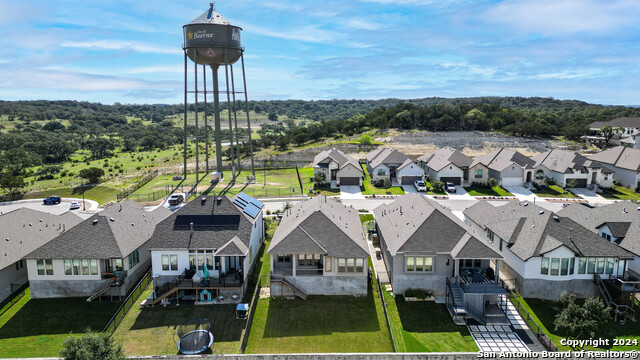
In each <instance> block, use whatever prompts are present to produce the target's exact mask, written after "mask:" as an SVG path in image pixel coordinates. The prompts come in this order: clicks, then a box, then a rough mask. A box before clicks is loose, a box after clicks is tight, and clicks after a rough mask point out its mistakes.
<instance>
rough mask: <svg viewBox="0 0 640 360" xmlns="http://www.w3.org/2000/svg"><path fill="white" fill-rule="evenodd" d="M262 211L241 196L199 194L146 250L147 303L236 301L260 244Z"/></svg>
mask: <svg viewBox="0 0 640 360" xmlns="http://www.w3.org/2000/svg"><path fill="white" fill-rule="evenodd" d="M263 207H264V206H263V204H262V203H261V202H260V201H258V200H256V199H254V198H251V197H249V196H247V195H245V194H244V193H239V194H238V195H236V196H235V197H233V198H231V197H228V196H216V195H215V194H214V195H212V196H207V195H203V196H200V197H198V198H196V199H194V200H192V201H191V202H189V203H187V204H186V205H185V206H183V207H182V208H180V209H178V210H176V211H175V212H174V213H173V214H171V215H170V216H169V217H167V218H166V219H164V220H163V221H162V222H160V223H159V224H158V226H156V229H155V231H154V233H153V236H152V237H151V240H150V241H149V246H148V248H149V251H150V252H151V263H152V268H153V275H154V294H153V298H152V299H149V301H148V302H147V303H146V304H147V305H154V304H157V303H159V302H160V301H162V300H163V299H165V298H166V299H167V301H168V300H169V298H171V299H175V300H177V301H180V300H185V299H190V300H201V299H202V297H203V296H205V297H208V296H215V298H213V299H214V300H215V299H220V297H222V299H223V300H224V301H225V302H227V301H238V300H239V299H240V298H241V297H242V295H243V294H244V292H245V290H246V280H247V278H248V277H249V275H250V273H251V271H252V270H253V266H254V264H255V262H256V259H257V258H258V255H259V253H260V248H261V246H262V243H263V241H264V222H263V219H262V215H263ZM206 273H208V274H209V276H208V277H206V276H205V275H206ZM205 300H207V299H205Z"/></svg>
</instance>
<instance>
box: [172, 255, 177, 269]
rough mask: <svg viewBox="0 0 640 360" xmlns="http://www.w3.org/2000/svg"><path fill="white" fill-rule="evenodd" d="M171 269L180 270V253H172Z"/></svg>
mask: <svg viewBox="0 0 640 360" xmlns="http://www.w3.org/2000/svg"><path fill="white" fill-rule="evenodd" d="M170 258H171V271H176V270H178V255H171V256H170Z"/></svg>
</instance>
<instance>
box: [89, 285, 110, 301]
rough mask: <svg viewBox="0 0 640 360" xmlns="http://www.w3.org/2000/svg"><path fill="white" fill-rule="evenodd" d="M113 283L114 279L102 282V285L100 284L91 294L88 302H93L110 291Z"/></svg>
mask: <svg viewBox="0 0 640 360" xmlns="http://www.w3.org/2000/svg"><path fill="white" fill-rule="evenodd" d="M113 284H114V282H113V280H106V281H105V282H103V283H102V284H100V286H98V287H97V288H96V290H95V291H94V292H93V294H91V296H89V297H88V298H87V302H91V301H93V300H95V299H97V298H99V297H100V296H102V295H103V294H105V293H106V292H107V291H109V289H111V287H112V286H113Z"/></svg>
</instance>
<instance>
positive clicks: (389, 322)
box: [370, 268, 398, 352]
mask: <svg viewBox="0 0 640 360" xmlns="http://www.w3.org/2000/svg"><path fill="white" fill-rule="evenodd" d="M370 269H371V268H370ZM371 271H373V269H371ZM376 284H377V286H378V294H379V295H380V300H382V309H383V310H384V318H385V320H387V329H389V335H390V336H391V347H392V349H393V352H398V349H396V339H395V337H394V336H393V329H392V328H391V321H389V313H387V302H386V301H385V300H384V293H383V292H382V285H380V279H378V278H377V277H376Z"/></svg>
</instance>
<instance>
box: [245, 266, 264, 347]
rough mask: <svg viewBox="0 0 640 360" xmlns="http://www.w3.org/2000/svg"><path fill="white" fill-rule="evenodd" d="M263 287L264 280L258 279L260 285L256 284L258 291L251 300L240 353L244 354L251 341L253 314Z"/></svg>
mask: <svg viewBox="0 0 640 360" xmlns="http://www.w3.org/2000/svg"><path fill="white" fill-rule="evenodd" d="M261 286H262V278H260V277H258V283H257V284H256V290H255V291H254V293H253V297H252V298H251V304H249V314H248V315H247V323H246V324H245V325H244V331H243V332H242V340H241V341H240V353H241V354H244V350H245V349H246V347H247V340H249V332H251V323H252V322H253V314H255V312H256V306H257V305H258V299H259V298H260V287H261Z"/></svg>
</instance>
